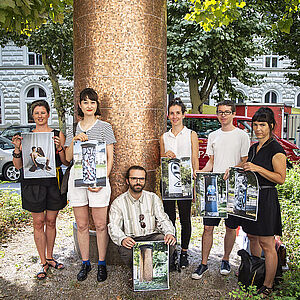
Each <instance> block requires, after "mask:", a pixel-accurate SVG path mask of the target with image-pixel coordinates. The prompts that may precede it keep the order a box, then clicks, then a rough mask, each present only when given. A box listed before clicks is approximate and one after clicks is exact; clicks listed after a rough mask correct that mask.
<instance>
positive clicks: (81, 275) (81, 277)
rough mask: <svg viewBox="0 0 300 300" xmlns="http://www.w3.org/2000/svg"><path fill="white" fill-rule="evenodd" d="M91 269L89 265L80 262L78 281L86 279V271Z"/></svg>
mask: <svg viewBox="0 0 300 300" xmlns="http://www.w3.org/2000/svg"><path fill="white" fill-rule="evenodd" d="M91 269H92V266H91V265H87V264H82V265H81V270H80V271H79V273H78V274H77V280H78V281H83V280H86V278H87V275H88V272H89V271H91Z"/></svg>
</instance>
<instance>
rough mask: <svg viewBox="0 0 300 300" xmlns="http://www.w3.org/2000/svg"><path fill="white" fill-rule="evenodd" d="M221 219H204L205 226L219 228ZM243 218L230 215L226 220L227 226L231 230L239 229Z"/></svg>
mask: <svg viewBox="0 0 300 300" xmlns="http://www.w3.org/2000/svg"><path fill="white" fill-rule="evenodd" d="M220 221H221V218H203V224H204V225H205V226H219V224H220ZM241 223H242V222H241V218H238V217H236V216H232V215H228V218H227V219H225V225H226V226H227V227H228V228H230V229H237V228H238V227H239V226H240V225H241Z"/></svg>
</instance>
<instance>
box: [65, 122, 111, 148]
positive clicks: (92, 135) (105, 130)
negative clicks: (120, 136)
mask: <svg viewBox="0 0 300 300" xmlns="http://www.w3.org/2000/svg"><path fill="white" fill-rule="evenodd" d="M81 132H84V133H86V134H87V136H88V138H89V140H96V141H99V142H106V144H107V145H109V144H114V143H116V139H115V135H114V132H113V130H112V127H111V125H110V124H109V123H107V122H104V121H100V120H96V122H95V124H94V125H93V126H92V127H90V128H89V129H88V130H86V131H84V130H83V129H82V128H81V127H80V122H79V123H78V124H77V127H76V135H78V134H79V133H81ZM72 139H73V126H71V127H69V128H68V130H67V138H66V142H65V146H66V147H69V146H70V144H71V142H72Z"/></svg>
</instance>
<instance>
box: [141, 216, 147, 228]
mask: <svg viewBox="0 0 300 300" xmlns="http://www.w3.org/2000/svg"><path fill="white" fill-rule="evenodd" d="M144 219H145V216H144V215H143V214H140V215H139V222H140V225H141V227H142V228H143V229H144V228H146V223H145V222H143V220H144Z"/></svg>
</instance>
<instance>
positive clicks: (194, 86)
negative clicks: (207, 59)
mask: <svg viewBox="0 0 300 300" xmlns="http://www.w3.org/2000/svg"><path fill="white" fill-rule="evenodd" d="M189 90H190V97H191V103H192V111H191V113H192V114H197V113H199V112H200V114H201V113H202V104H203V101H202V100H201V97H200V94H199V84H198V79H197V78H193V77H189ZM199 108H200V109H199Z"/></svg>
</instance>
